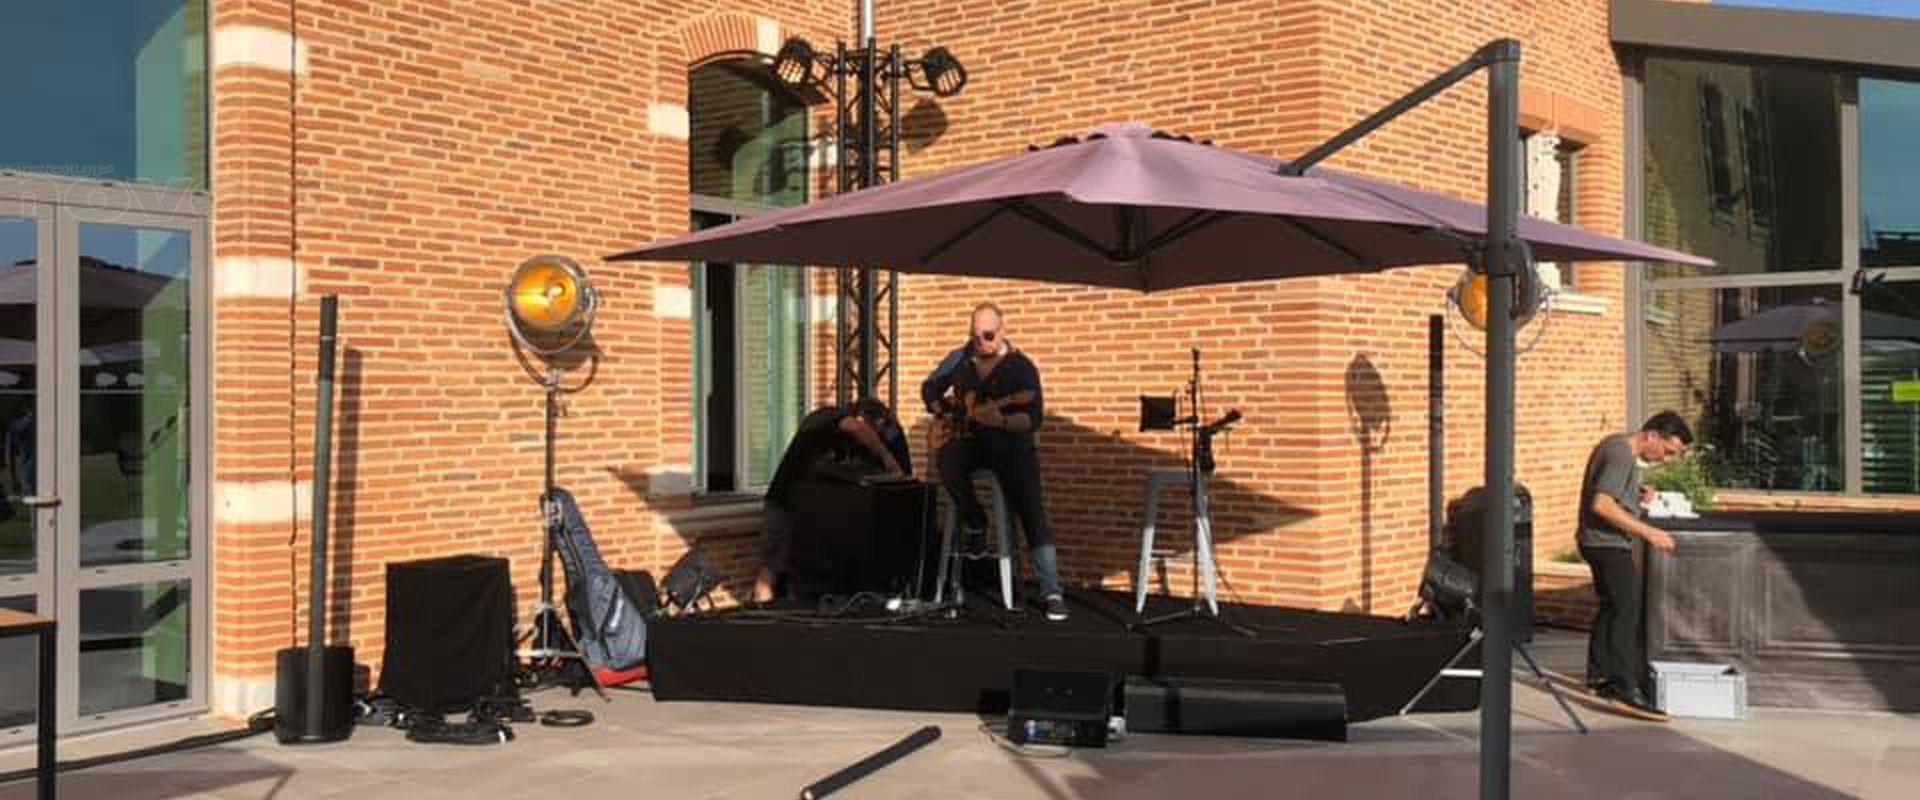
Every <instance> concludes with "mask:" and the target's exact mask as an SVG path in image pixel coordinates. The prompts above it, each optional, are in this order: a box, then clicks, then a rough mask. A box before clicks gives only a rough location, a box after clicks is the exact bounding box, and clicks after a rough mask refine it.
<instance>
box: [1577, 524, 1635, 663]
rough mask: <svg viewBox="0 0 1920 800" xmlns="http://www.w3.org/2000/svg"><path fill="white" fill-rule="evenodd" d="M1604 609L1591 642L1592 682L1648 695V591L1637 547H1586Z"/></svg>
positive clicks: (1582, 551) (1597, 617)
mask: <svg viewBox="0 0 1920 800" xmlns="http://www.w3.org/2000/svg"><path fill="white" fill-rule="evenodd" d="M1580 557H1581V558H1584V559H1586V561H1587V566H1588V567H1590V568H1591V569H1592V570H1593V590H1594V594H1596V595H1598V596H1599V599H1600V608H1599V611H1598V612H1597V613H1595V614H1594V615H1593V632H1592V634H1591V635H1590V636H1589V637H1588V639H1587V681H1588V683H1597V682H1601V681H1605V682H1608V683H1613V684H1615V685H1617V686H1619V687H1621V688H1631V689H1634V690H1636V691H1639V692H1642V693H1643V694H1644V693H1645V692H1646V691H1647V689H1648V687H1647V677H1648V676H1647V672H1648V669H1647V654H1646V633H1645V631H1646V626H1645V625H1644V619H1643V617H1642V611H1643V609H1644V603H1643V599H1644V596H1645V595H1644V586H1643V583H1642V581H1641V578H1640V568H1639V566H1637V565H1636V564H1635V563H1634V560H1633V548H1631V547H1582V548H1580Z"/></svg>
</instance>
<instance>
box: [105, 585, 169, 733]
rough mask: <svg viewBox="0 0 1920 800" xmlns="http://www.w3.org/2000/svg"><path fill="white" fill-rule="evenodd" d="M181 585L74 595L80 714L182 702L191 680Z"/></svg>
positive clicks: (110, 588) (121, 588)
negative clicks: (77, 601)
mask: <svg viewBox="0 0 1920 800" xmlns="http://www.w3.org/2000/svg"><path fill="white" fill-rule="evenodd" d="M191 599H192V595H191V592H190V591H189V584H188V583H187V582H186V581H162V582H158V583H143V584H137V585H131V586H111V587H106V588H101V589H83V590H81V591H80V625H79V628H80V664H79V668H80V713H81V714H101V713H105V712H109V711H118V710H120V709H126V708H137V707H139V706H145V705H152V704H155V703H168V702H172V701H175V700H184V699H186V697H187V691H188V690H187V687H188V686H191V685H192V681H193V669H194V667H193V663H192V647H191V643H192V642H193V637H192V631H191V630H189V627H190V624H191V621H192V619H193V614H192V607H191V602H190V601H191Z"/></svg>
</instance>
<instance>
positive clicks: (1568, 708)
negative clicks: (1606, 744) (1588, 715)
mask: <svg viewBox="0 0 1920 800" xmlns="http://www.w3.org/2000/svg"><path fill="white" fill-rule="evenodd" d="M1483 638H1486V634H1484V633H1481V631H1480V626H1479V625H1475V626H1473V630H1472V631H1471V632H1469V633H1468V634H1467V643H1466V644H1463V645H1461V646H1460V650H1459V651H1458V652H1456V653H1454V654H1453V657H1452V658H1449V659H1447V663H1446V666H1443V667H1441V668H1440V671H1439V672H1436V673H1434V674H1433V677H1431V678H1428V679H1427V685H1425V686H1422V687H1420V691H1418V692H1415V693H1414V694H1413V699H1411V700H1408V701H1407V704H1406V705H1404V706H1401V707H1400V714H1401V716H1405V715H1407V714H1409V713H1412V712H1413V707H1414V706H1416V705H1419V704H1420V701H1421V700H1423V699H1426V696H1427V693H1428V692H1431V691H1433V687H1434V686H1436V685H1438V684H1439V683H1440V679H1441V678H1476V679H1480V680H1485V675H1484V674H1482V672H1481V670H1478V669H1471V668H1468V669H1461V668H1456V667H1455V666H1454V665H1455V664H1458V663H1460V659H1462V658H1466V656H1467V653H1468V652H1470V651H1472V650H1473V649H1474V648H1476V647H1479V646H1480V640H1481V639H1483ZM1512 644H1513V652H1514V653H1516V654H1518V655H1519V656H1520V658H1521V660H1523V661H1525V662H1527V669H1529V670H1532V671H1533V677H1535V678H1539V679H1540V684H1541V685H1542V686H1545V687H1547V694H1550V695H1553V701H1554V702H1555V703H1559V704H1560V710H1561V712H1563V713H1565V714H1566V715H1567V721H1568V722H1571V723H1573V727H1574V729H1576V730H1578V731H1580V733H1582V734H1585V733H1587V724H1586V723H1585V722H1582V721H1581V720H1580V715H1579V714H1577V713H1574V710H1573V706H1572V705H1569V704H1568V703H1567V698H1566V696H1564V695H1562V694H1560V687H1558V686H1555V685H1554V683H1553V679H1552V678H1549V677H1547V673H1546V670H1543V669H1541V668H1540V662H1539V661H1536V660H1534V657H1533V651H1532V650H1531V649H1529V648H1528V647H1527V644H1526V643H1525V642H1513V643H1512Z"/></svg>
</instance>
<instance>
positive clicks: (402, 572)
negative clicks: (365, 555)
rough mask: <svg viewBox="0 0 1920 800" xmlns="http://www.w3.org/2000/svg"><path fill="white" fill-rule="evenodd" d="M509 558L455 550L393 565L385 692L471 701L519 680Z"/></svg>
mask: <svg viewBox="0 0 1920 800" xmlns="http://www.w3.org/2000/svg"><path fill="white" fill-rule="evenodd" d="M512 681H513V583H512V581H511V580H510V579H509V577H508V573H507V560H506V559H504V558H491V557H486V556H450V557H447V558H436V559H427V560H423V561H396V562H392V563H389V564H387V652H386V659H385V661H384V662H383V664H382V665H381V669H380V691H381V692H382V693H384V694H386V695H388V696H390V697H392V698H393V699H394V700H396V701H398V702H399V703H400V704H401V705H405V706H407V707H409V708H415V709H419V710H422V711H441V712H445V711H455V710H459V709H464V708H470V707H472V706H473V704H474V703H475V702H477V701H479V700H480V699H481V698H482V697H486V696H488V695H489V694H492V693H494V692H497V691H500V690H501V689H502V688H507V687H511V686H512V685H513V683H512Z"/></svg>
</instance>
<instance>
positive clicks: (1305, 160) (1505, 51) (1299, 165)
mask: <svg viewBox="0 0 1920 800" xmlns="http://www.w3.org/2000/svg"><path fill="white" fill-rule="evenodd" d="M1519 60H1520V42H1518V41H1517V40H1514V39H1499V40H1495V41H1493V42H1489V43H1487V45H1486V46H1485V47H1482V48H1480V49H1479V50H1477V51H1475V52H1474V54H1473V55H1471V56H1469V57H1468V58H1467V60H1465V61H1462V62H1460V63H1459V64H1455V65H1454V66H1453V68H1452V69H1449V70H1447V71H1446V72H1442V73H1440V74H1439V75H1436V76H1434V78H1433V80H1430V81H1427V82H1426V83H1424V84H1421V85H1420V87H1419V88H1417V89H1414V90H1413V91H1411V92H1408V93H1407V94H1406V96H1404V97H1401V98H1400V99H1398V100H1395V101H1393V102H1392V103H1388V104H1387V105H1386V106H1384V107H1382V108H1381V109H1380V110H1379V111H1375V112H1373V114H1372V115H1371V116H1369V117H1367V118H1366V119H1363V120H1360V121H1359V122H1356V123H1354V124H1353V126H1352V127H1350V128H1347V129H1346V130H1344V131H1341V132H1340V133H1339V134H1337V135H1335V136H1334V137H1333V138H1331V139H1328V140H1327V141H1326V142H1324V143H1322V144H1321V145H1320V146H1319V147H1315V148H1313V149H1312V150H1308V151H1307V153H1306V155H1303V156H1301V157H1299V158H1296V159H1294V160H1293V161H1292V162H1289V163H1286V164H1282V165H1280V168H1279V172H1280V174H1282V175H1291V176H1294V177H1296V178H1297V177H1300V176H1302V175H1305V174H1307V170H1308V169H1310V168H1312V167H1313V166H1314V165H1315V164H1319V163H1320V162H1322V161H1325V160H1327V158H1328V157H1330V156H1332V155H1333V154H1334V153H1337V152H1340V151H1341V150H1343V149H1345V148H1346V146H1347V145H1350V144H1353V143H1354V142H1357V141H1359V140H1360V139H1361V138H1363V137H1365V136H1366V135H1367V134H1369V133H1372V132H1374V130H1376V129H1378V128H1379V127H1380V126H1382V125H1385V124H1387V123H1388V122H1391V121H1393V120H1394V119H1395V118H1397V117H1399V116H1400V115H1401V114H1405V113H1407V112H1408V111H1410V110H1412V109H1413V108H1414V107H1415V106H1418V105H1420V104H1421V103H1424V102H1426V101H1427V100H1429V99H1431V98H1432V97H1433V96H1434V95H1437V94H1439V93H1441V92H1444V91H1446V90H1447V89H1448V88H1450V87H1452V86H1453V85H1454V84H1456V83H1459V82H1461V81H1463V80H1466V79H1467V78H1468V77H1469V76H1471V75H1473V73H1475V72H1479V71H1480V70H1481V69H1484V68H1486V67H1491V66H1493V65H1494V64H1498V63H1501V62H1505V61H1513V62H1517V61H1519Z"/></svg>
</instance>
